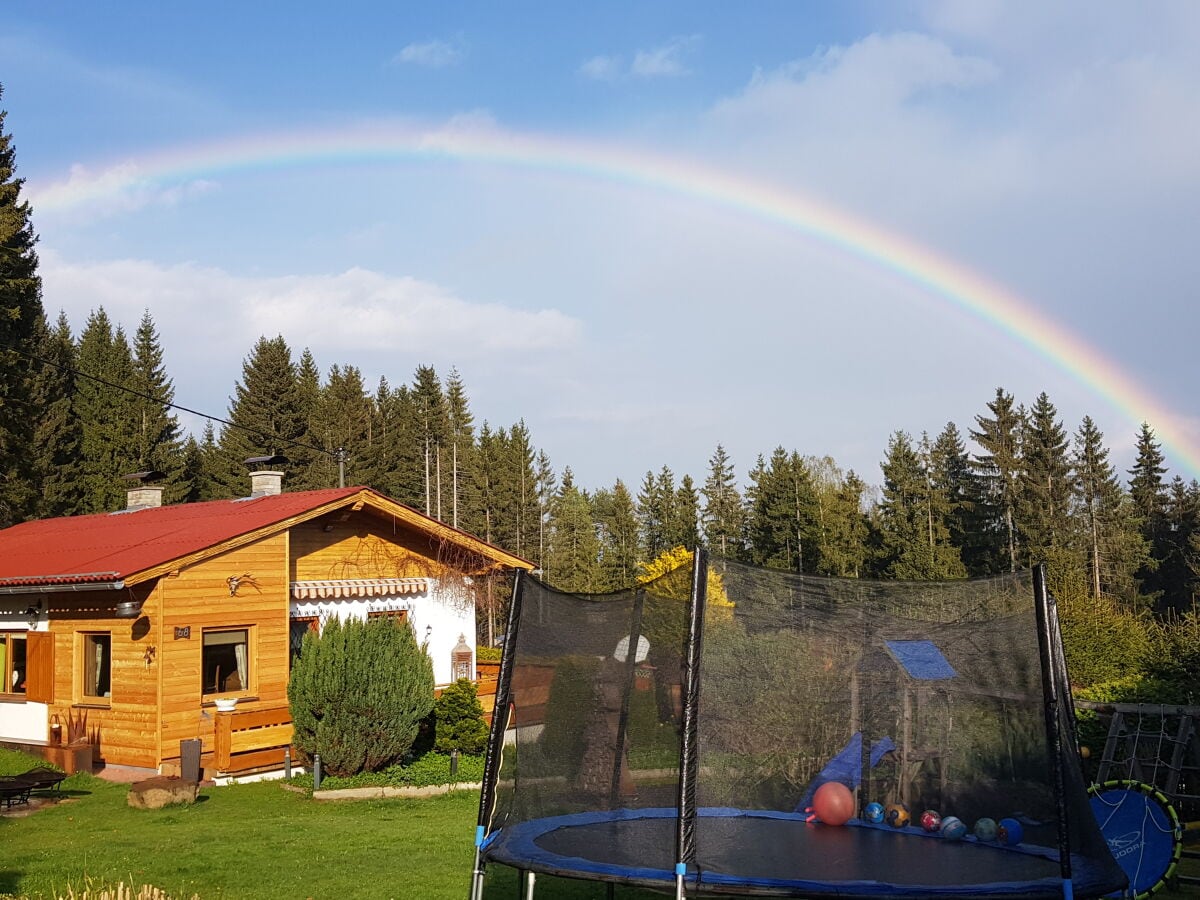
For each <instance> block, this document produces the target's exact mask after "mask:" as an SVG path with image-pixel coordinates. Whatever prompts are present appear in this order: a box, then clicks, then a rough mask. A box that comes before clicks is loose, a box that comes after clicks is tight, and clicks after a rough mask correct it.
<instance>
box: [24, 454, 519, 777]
mask: <svg viewBox="0 0 1200 900" xmlns="http://www.w3.org/2000/svg"><path fill="white" fill-rule="evenodd" d="M254 478H255V482H254V488H255V490H254V492H253V493H252V494H251V496H249V497H246V498H241V499H237V500H218V501H210V502H205V503H189V504H178V505H172V506H162V505H159V504H158V503H157V502H155V501H156V500H157V498H158V497H160V496H161V492H159V493H158V494H155V493H154V492H155V491H157V490H158V489H155V488H150V489H145V488H142V489H139V490H137V491H131V492H130V505H129V507H128V508H126V509H124V510H121V511H119V512H115V513H111V514H98V515H88V516H76V517H70V518H60V519H46V520H39V521H32V522H26V523H23V524H20V525H16V526H13V527H11V528H8V529H4V530H2V531H0V671H3V673H4V674H3V677H2V678H0V741H2V742H4V743H8V744H10V745H21V744H22V743H24V744H26V745H28V746H29V747H30V748H35V747H38V746H49V747H51V748H52V747H54V746H56V745H63V746H66V745H68V744H72V743H76V744H77V743H79V742H81V741H82V742H87V743H90V744H91V745H92V746H93V747H94V748H95V753H96V756H97V757H98V758H99V759H101V760H103V762H104V763H106V764H111V765H127V766H138V767H145V768H152V769H157V770H159V771H173V768H174V767H175V766H176V765H178V763H179V759H180V756H181V753H182V752H184V751H183V749H181V748H184V746H185V745H184V744H183V743H181V742H187V746H188V747H191V748H194V747H196V746H197V745H196V744H195V743H194V742H195V741H196V740H197V739H198V740H199V741H200V742H201V743H200V747H201V748H202V753H203V764H204V767H205V769H206V771H208V772H211V773H215V774H239V773H247V772H251V771H261V770H264V769H269V768H273V767H278V766H279V765H280V764H281V763H282V761H283V753H284V750H285V749H286V748H287V747H288V746H289V745H290V742H291V719H290V715H289V714H288V700H287V683H288V677H289V672H290V666H291V662H292V660H293V658H294V656H295V654H296V653H297V652H298V648H299V644H300V641H301V639H302V637H303V635H304V632H305V631H307V630H309V629H319V628H320V627H321V624H322V622H324V621H326V620H328V618H329V617H331V616H337V617H339V618H346V617H360V618H369V617H376V616H383V617H387V618H391V619H397V620H401V621H404V622H407V623H408V624H409V625H410V626H411V627H412V628H413V629H414V631H415V633H416V635H417V639H418V641H420V642H423V643H425V645H426V647H427V649H428V652H429V655H430V658H431V660H432V661H433V667H434V677H435V681H437V682H438V683H439V684H445V683H449V682H451V681H453V680H454V679H455V678H457V677H460V676H463V675H465V676H467V677H471V678H474V677H475V670H474V660H473V655H472V653H471V651H472V650H473V648H474V646H475V607H474V589H475V587H476V585H477V582H478V581H479V579H481V578H486V577H489V576H492V575H496V574H502V573H505V572H510V571H511V570H513V569H515V568H525V569H528V568H530V567H531V564H530V563H528V562H527V561H525V560H522V559H520V558H519V557H516V556H513V555H511V554H509V553H506V552H505V551H503V550H500V549H499V548H497V547H494V546H492V545H490V544H487V543H486V542H484V541H482V540H480V539H478V538H476V537H474V536H472V535H470V534H467V533H466V532H462V531H459V530H457V529H454V528H451V527H449V526H447V525H445V524H443V523H441V522H438V521H436V520H434V519H431V518H429V517H427V516H424V515H422V514H421V513H418V512H416V511H415V510H412V509H410V508H409V507H407V506H404V505H403V504H400V503H397V502H396V501H393V500H391V499H389V498H387V497H385V496H383V495H382V494H379V493H377V492H375V491H373V490H371V489H369V488H361V487H352V488H339V489H332V490H320V491H297V492H283V491H281V490H280V482H281V478H282V475H281V473H278V472H259V473H255V475H254ZM146 491H149V492H150V493H149V494H147V493H146ZM230 706H232V707H233V709H232V711H228V709H227V708H228V707H230Z"/></svg>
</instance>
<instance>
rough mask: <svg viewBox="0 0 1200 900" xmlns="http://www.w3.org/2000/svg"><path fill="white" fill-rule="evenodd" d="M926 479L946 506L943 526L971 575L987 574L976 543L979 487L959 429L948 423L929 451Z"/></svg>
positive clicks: (983, 555) (982, 550)
mask: <svg viewBox="0 0 1200 900" xmlns="http://www.w3.org/2000/svg"><path fill="white" fill-rule="evenodd" d="M929 476H930V478H931V480H932V481H933V487H934V490H935V491H937V492H939V493H941V494H943V495H944V496H945V498H946V502H947V504H948V509H947V513H946V526H947V528H948V530H949V533H950V543H951V544H952V545H953V546H955V547H957V548H958V551H959V555H960V556H961V557H962V560H963V564H964V565H965V566H966V568H967V572H968V573H970V574H979V575H983V574H988V572H989V569H988V563H987V561H986V549H985V547H984V546H983V545H982V542H981V541H980V540H979V537H978V532H979V527H980V523H979V521H978V518H979V517H978V509H979V506H980V496H981V493H982V491H981V487H980V485H979V482H978V480H977V479H976V477H975V470H974V468H973V467H972V465H971V457H970V454H968V453H967V448H966V445H965V444H964V442H963V439H962V435H961V434H960V433H959V431H958V426H956V425H955V424H954V423H953V422H947V423H946V427H945V428H943V429H942V431H941V433H940V434H939V435H938V436H937V439H936V440H935V441H934V442H933V446H932V447H931V448H930V450H929Z"/></svg>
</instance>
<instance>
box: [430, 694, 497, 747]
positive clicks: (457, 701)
mask: <svg viewBox="0 0 1200 900" xmlns="http://www.w3.org/2000/svg"><path fill="white" fill-rule="evenodd" d="M433 711H434V716H435V717H436V719H437V726H436V727H437V738H436V739H435V742H434V749H435V750H437V752H438V753H449V752H451V751H452V750H457V751H458V752H459V753H482V752H483V750H484V747H485V745H486V744H487V737H488V729H487V723H486V722H485V721H484V719H483V707H482V706H481V705H480V703H479V695H478V694H477V693H476V690H475V685H474V684H473V683H472V682H471V681H470V679H467V678H460V679H458V681H456V682H454V684H452V685H450V686H449V687H447V688H446V689H445V690H444V691H442V695H441V696H440V697H438V698H437V700H436V701H435V703H434V707H433Z"/></svg>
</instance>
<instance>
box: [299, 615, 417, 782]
mask: <svg viewBox="0 0 1200 900" xmlns="http://www.w3.org/2000/svg"><path fill="white" fill-rule="evenodd" d="M288 702H289V705H290V706H291V712H292V723H293V728H294V737H293V739H292V741H293V744H294V745H295V747H296V749H297V750H298V751H299V753H300V755H301V757H302V758H303V760H304V761H306V762H308V761H311V760H312V757H313V755H314V754H318V753H319V754H320V756H321V766H322V769H323V770H324V771H325V772H327V773H328V774H330V775H336V776H342V777H346V776H350V775H356V774H358V773H360V772H376V771H379V770H380V769H384V768H387V767H388V766H390V765H393V764H395V763H398V762H400V760H401V759H402V758H403V757H404V754H405V753H407V752H408V751H409V749H410V748H411V747H412V745H413V741H414V740H415V739H416V737H417V731H418V728H419V725H420V722H421V720H422V719H424V718H425V717H426V716H428V715H429V713H430V711H431V710H432V709H433V663H432V662H431V661H430V659H429V656H428V655H427V654H426V652H425V650H424V648H423V647H420V646H418V644H417V640H416V638H415V637H414V636H413V632H412V629H411V628H410V627H408V625H407V624H402V623H401V624H398V623H395V622H393V621H392V620H390V619H376V620H371V621H365V622H364V621H362V620H359V619H350V620H348V621H346V622H342V621H339V620H337V619H331V620H330V621H329V622H328V623H326V625H325V627H324V629H323V630H322V631H321V633H320V634H319V635H318V634H316V633H315V632H309V633H308V634H306V635H305V636H304V643H303V645H302V646H301V652H300V657H299V658H298V659H297V660H296V662H295V665H294V666H293V668H292V675H291V679H290V680H289V682H288Z"/></svg>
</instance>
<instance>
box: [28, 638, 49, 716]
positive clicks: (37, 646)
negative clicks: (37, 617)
mask: <svg viewBox="0 0 1200 900" xmlns="http://www.w3.org/2000/svg"><path fill="white" fill-rule="evenodd" d="M25 640H26V642H27V643H26V644H25V699H26V700H32V701H34V702H36V703H53V702H54V635H53V634H51V633H50V632H47V631H31V632H29V634H28V635H27V636H26V638H25Z"/></svg>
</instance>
